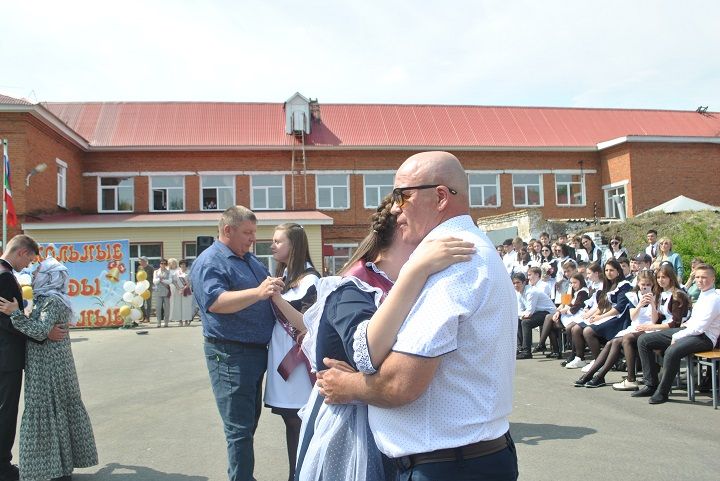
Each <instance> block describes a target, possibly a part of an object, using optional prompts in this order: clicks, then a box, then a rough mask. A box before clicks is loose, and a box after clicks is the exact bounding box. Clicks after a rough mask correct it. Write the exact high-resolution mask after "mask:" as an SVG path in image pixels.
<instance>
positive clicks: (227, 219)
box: [190, 206, 283, 481]
mask: <svg viewBox="0 0 720 481" xmlns="http://www.w3.org/2000/svg"><path fill="white" fill-rule="evenodd" d="M256 231H257V219H256V218H255V214H253V212H252V211H251V210H249V209H247V208H245V207H243V206H234V207H230V208H229V209H227V210H226V211H225V212H223V214H222V217H221V218H220V223H219V226H218V239H217V240H216V241H215V243H214V244H213V245H212V246H210V247H209V248H207V249H206V250H205V251H203V252H202V254H200V255H199V256H198V258H197V259H196V260H195V262H193V265H192V271H191V273H190V279H191V283H192V286H193V294H194V296H195V300H196V301H197V304H198V307H199V309H200V318H201V319H202V323H203V336H205V360H206V362H207V366H208V370H209V372H210V382H211V384H212V388H213V393H214V394H215V401H216V403H217V407H218V410H219V411H220V417H221V418H222V421H223V425H224V430H225V438H226V440H227V445H228V477H229V479H230V480H231V481H251V480H252V479H253V468H254V464H255V458H254V453H253V434H254V433H255V429H256V428H257V424H258V420H259V418H260V411H261V408H262V404H261V402H262V401H261V387H262V379H263V375H264V374H265V369H266V366H267V344H268V342H269V341H270V336H271V335H272V330H273V323H274V322H275V317H274V315H273V311H272V307H271V305H270V302H271V301H270V300H269V299H270V297H271V296H272V295H273V294H274V293H275V292H279V291H281V290H282V287H283V282H282V279H279V278H273V277H270V275H269V272H268V270H267V268H266V267H265V265H264V264H262V263H261V262H260V261H259V260H258V259H257V257H255V256H254V255H253V254H252V253H251V252H250V251H251V249H252V245H253V243H254V242H255V233H256Z"/></svg>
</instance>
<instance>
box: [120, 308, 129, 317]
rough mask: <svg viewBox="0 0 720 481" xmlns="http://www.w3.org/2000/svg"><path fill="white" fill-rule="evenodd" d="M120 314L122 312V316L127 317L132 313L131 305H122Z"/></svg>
mask: <svg viewBox="0 0 720 481" xmlns="http://www.w3.org/2000/svg"><path fill="white" fill-rule="evenodd" d="M118 314H120V317H127V316H129V315H130V306H122V307H120V309H119V310H118Z"/></svg>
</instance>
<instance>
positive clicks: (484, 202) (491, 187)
mask: <svg viewBox="0 0 720 481" xmlns="http://www.w3.org/2000/svg"><path fill="white" fill-rule="evenodd" d="M468 182H469V187H470V206H471V207H499V206H500V176H499V175H498V174H468Z"/></svg>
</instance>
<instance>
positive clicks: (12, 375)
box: [0, 371, 22, 471]
mask: <svg viewBox="0 0 720 481" xmlns="http://www.w3.org/2000/svg"><path fill="white" fill-rule="evenodd" d="M21 387H22V371H0V471H1V470H2V469H3V468H5V467H6V466H7V465H8V464H10V460H12V453H11V451H12V447H13V443H14V442H15V430H16V428H17V417H18V404H19V403H20V389H21Z"/></svg>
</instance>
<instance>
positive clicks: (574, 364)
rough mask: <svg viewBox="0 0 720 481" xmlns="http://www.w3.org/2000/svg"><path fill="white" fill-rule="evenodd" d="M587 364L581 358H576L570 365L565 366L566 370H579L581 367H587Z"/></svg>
mask: <svg viewBox="0 0 720 481" xmlns="http://www.w3.org/2000/svg"><path fill="white" fill-rule="evenodd" d="M586 364H587V363H586V362H585V361H583V360H582V359H580V358H579V357H577V356H575V359H573V360H572V361H570V362H569V363H567V364H565V369H577V368H580V367H583V366H585V365H586Z"/></svg>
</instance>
